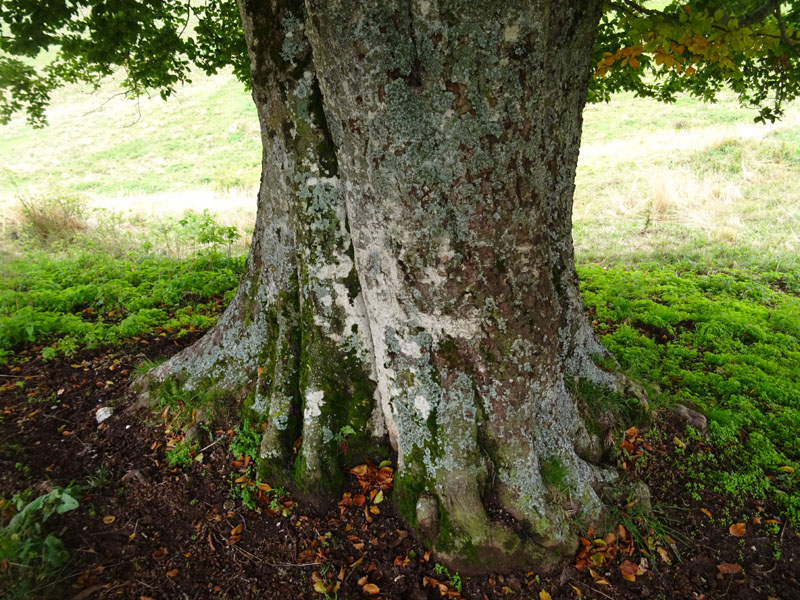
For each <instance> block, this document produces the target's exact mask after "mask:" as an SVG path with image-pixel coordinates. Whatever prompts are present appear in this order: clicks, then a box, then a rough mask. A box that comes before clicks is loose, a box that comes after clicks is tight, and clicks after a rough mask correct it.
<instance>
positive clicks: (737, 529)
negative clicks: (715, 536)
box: [728, 523, 747, 537]
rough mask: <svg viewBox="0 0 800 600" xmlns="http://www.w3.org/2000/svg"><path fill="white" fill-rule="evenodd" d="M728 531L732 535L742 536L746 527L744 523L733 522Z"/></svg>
mask: <svg viewBox="0 0 800 600" xmlns="http://www.w3.org/2000/svg"><path fill="white" fill-rule="evenodd" d="M728 531H729V532H730V534H731V535H732V536H735V537H742V536H744V534H745V533H746V532H747V529H746V527H745V524H744V523H734V524H733V525H731V526H730V527H729V528H728Z"/></svg>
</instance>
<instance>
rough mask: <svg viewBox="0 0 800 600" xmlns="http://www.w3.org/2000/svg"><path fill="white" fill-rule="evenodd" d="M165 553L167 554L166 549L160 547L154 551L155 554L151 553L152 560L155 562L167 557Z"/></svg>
mask: <svg viewBox="0 0 800 600" xmlns="http://www.w3.org/2000/svg"><path fill="white" fill-rule="evenodd" d="M167 553H168V551H167V549H166V548H164V547H161V548H159V549H158V550H156V551H155V552H153V558H155V559H156V560H159V559H162V558H164V557H165V556H166V555H167Z"/></svg>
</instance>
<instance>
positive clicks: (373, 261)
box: [149, 0, 615, 571]
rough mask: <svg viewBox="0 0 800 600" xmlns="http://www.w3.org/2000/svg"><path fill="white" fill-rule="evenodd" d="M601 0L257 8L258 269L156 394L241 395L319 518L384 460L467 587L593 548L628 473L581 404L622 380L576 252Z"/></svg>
mask: <svg viewBox="0 0 800 600" xmlns="http://www.w3.org/2000/svg"><path fill="white" fill-rule="evenodd" d="M601 4H602V3H601V2H600V0H587V1H585V2H550V1H545V0H530V1H528V2H490V1H488V0H486V1H484V0H463V1H462V0H387V1H383V2H377V1H364V0H337V1H328V0H306V2H305V4H303V3H302V2H299V1H297V0H273V1H272V2H256V1H254V0H240V11H241V14H242V21H243V25H244V31H245V35H246V39H247V43H248V47H249V52H250V61H251V70H252V82H253V99H254V101H255V103H256V105H257V107H258V114H259V119H260V121H261V135H262V142H263V147H264V155H263V175H262V183H261V191H260V193H259V205H258V217H257V223H256V228H255V233H254V238H253V245H252V249H251V252H250V256H249V258H248V262H247V274H246V275H245V277H244V278H243V280H242V283H241V286H240V288H239V290H238V292H237V295H236V298H235V299H234V301H233V302H232V304H231V306H230V307H229V308H228V310H227V311H226V313H225V314H224V315H223V317H222V318H221V319H220V322H219V324H218V325H217V326H216V327H215V328H214V330H212V331H211V332H210V333H209V334H207V335H206V336H205V337H204V338H203V339H201V340H200V341H199V342H198V343H197V344H195V345H194V346H193V347H191V348H189V349H187V350H186V351H184V352H183V353H181V354H179V355H177V356H175V357H173V358H172V359H171V360H170V361H168V362H167V363H165V364H164V365H162V366H161V367H159V368H158V369H156V370H155V371H154V372H151V374H150V375H149V380H150V381H163V380H166V379H169V378H178V379H179V380H180V381H181V382H182V384H183V385H184V386H186V387H189V388H204V389H214V390H218V391H223V392H225V393H226V394H227V395H228V396H233V397H237V396H238V397H239V398H240V399H242V400H243V401H244V403H245V406H246V410H247V411H248V414H254V415H255V416H256V417H257V418H258V419H261V420H264V421H265V422H266V423H267V428H266V431H265V434H264V438H263V442H262V447H261V456H262V459H263V462H264V466H265V468H266V469H268V470H270V473H271V474H272V476H275V477H279V476H280V475H281V473H288V472H292V473H293V476H294V479H295V482H296V484H297V487H298V489H299V490H300V492H301V493H303V492H305V493H306V495H307V496H308V497H310V498H322V497H323V496H324V494H323V493H322V492H324V490H326V489H327V490H329V489H331V488H332V487H334V486H335V485H336V483H337V482H338V481H340V479H341V477H342V473H343V472H344V466H345V463H348V462H352V463H355V462H358V461H360V460H362V459H363V458H364V457H365V456H370V455H372V456H375V455H377V454H380V453H381V452H386V451H387V447H386V443H387V442H388V444H389V445H390V446H391V448H392V449H393V450H394V451H395V452H396V454H397V467H398V477H397V479H396V493H395V497H396V500H397V504H398V506H399V508H400V510H401V512H402V514H403V516H404V517H405V518H406V520H407V521H408V522H409V524H410V525H411V526H412V527H413V528H414V529H415V531H416V532H417V534H418V535H420V536H421V537H423V538H424V539H425V540H427V541H428V543H430V544H431V545H432V546H433V548H434V549H435V550H436V553H437V556H438V558H437V560H441V561H445V562H448V563H449V564H451V565H453V566H454V567H456V568H459V569H462V570H465V571H474V570H480V568H481V566H485V565H487V564H492V566H493V568H495V569H502V568H509V567H513V566H520V565H536V566H538V567H547V566H549V565H553V564H555V563H556V562H558V561H559V560H560V559H561V558H562V557H563V556H565V555H566V554H569V553H570V552H572V551H573V550H574V548H575V544H576V543H577V538H576V536H575V532H576V529H577V528H578V527H584V526H585V525H586V524H588V523H589V522H591V521H593V520H596V519H598V518H599V517H600V515H601V512H602V508H603V506H602V503H601V501H600V500H599V498H598V489H599V487H600V486H602V485H603V484H605V483H608V482H610V481H612V480H613V478H614V473H613V472H612V471H610V470H608V469H605V468H603V467H602V466H601V465H600V464H599V461H600V456H601V453H602V447H601V442H600V440H599V438H598V437H597V436H596V435H595V436H592V435H590V434H589V433H588V432H587V429H586V427H585V425H584V419H583V417H582V416H581V412H580V410H579V403H578V401H577V400H576V399H575V398H574V397H573V396H572V395H571V394H570V392H569V391H568V389H567V386H566V382H567V381H568V380H569V379H571V378H573V377H581V378H585V379H589V380H591V381H593V382H595V383H599V384H603V385H614V384H615V377H614V376H612V375H611V374H609V373H606V372H605V371H602V370H601V369H599V368H598V367H596V366H595V363H594V362H593V360H592V357H593V355H595V354H603V353H604V352H605V351H604V350H603V348H602V346H601V345H600V344H599V343H598V342H597V340H596V339H595V337H594V335H593V334H592V332H591V330H590V328H589V326H588V324H587V322H586V320H585V318H584V314H583V307H582V304H581V300H580V295H579V290H578V280H577V275H576V273H575V267H574V259H573V249H572V238H571V212H572V196H573V190H574V178H575V168H576V164H577V159H578V151H579V146H580V135H581V124H582V116H581V115H582V110H583V107H584V104H585V100H586V95H587V86H588V79H589V77H590V74H591V64H590V63H591V50H592V45H593V42H594V33H595V30H596V28H597V24H598V21H599V18H600V13H601ZM348 427H349V428H350V429H347V431H350V430H353V431H355V432H356V433H355V434H354V435H351V436H348V442H349V443H348V451H347V453H346V454H344V453H343V452H342V451H341V450H342V449H341V446H340V445H339V444H338V442H337V439H340V438H341V435H337V433H339V434H341V432H342V431H345V428H348ZM301 435H302V444H301V446H300V449H299V451H298V454H297V456H296V457H294V456H293V453H292V443H293V442H294V441H295V440H296V439H298V438H299V437H300V436H301ZM554 474H555V476H556V479H558V481H553V478H554Z"/></svg>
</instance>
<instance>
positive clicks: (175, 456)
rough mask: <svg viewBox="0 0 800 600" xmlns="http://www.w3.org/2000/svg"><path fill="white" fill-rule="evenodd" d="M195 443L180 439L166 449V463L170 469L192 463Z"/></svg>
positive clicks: (195, 448) (195, 449)
mask: <svg viewBox="0 0 800 600" xmlns="http://www.w3.org/2000/svg"><path fill="white" fill-rule="evenodd" d="M197 448H198V446H197V444H195V443H191V442H188V441H186V440H180V441H179V442H177V443H176V444H175V445H174V446H173V447H172V448H168V449H167V464H168V465H169V467H170V468H171V469H178V468H181V467H185V466H187V465H190V464H192V460H193V457H194V454H195V452H197Z"/></svg>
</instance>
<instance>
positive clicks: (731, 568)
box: [717, 563, 742, 575]
mask: <svg viewBox="0 0 800 600" xmlns="http://www.w3.org/2000/svg"><path fill="white" fill-rule="evenodd" d="M717 570H718V571H719V572H720V573H722V574H724V575H734V574H736V573H739V572H741V570H742V567H741V566H740V565H738V564H736V563H722V564H719V565H717Z"/></svg>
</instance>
